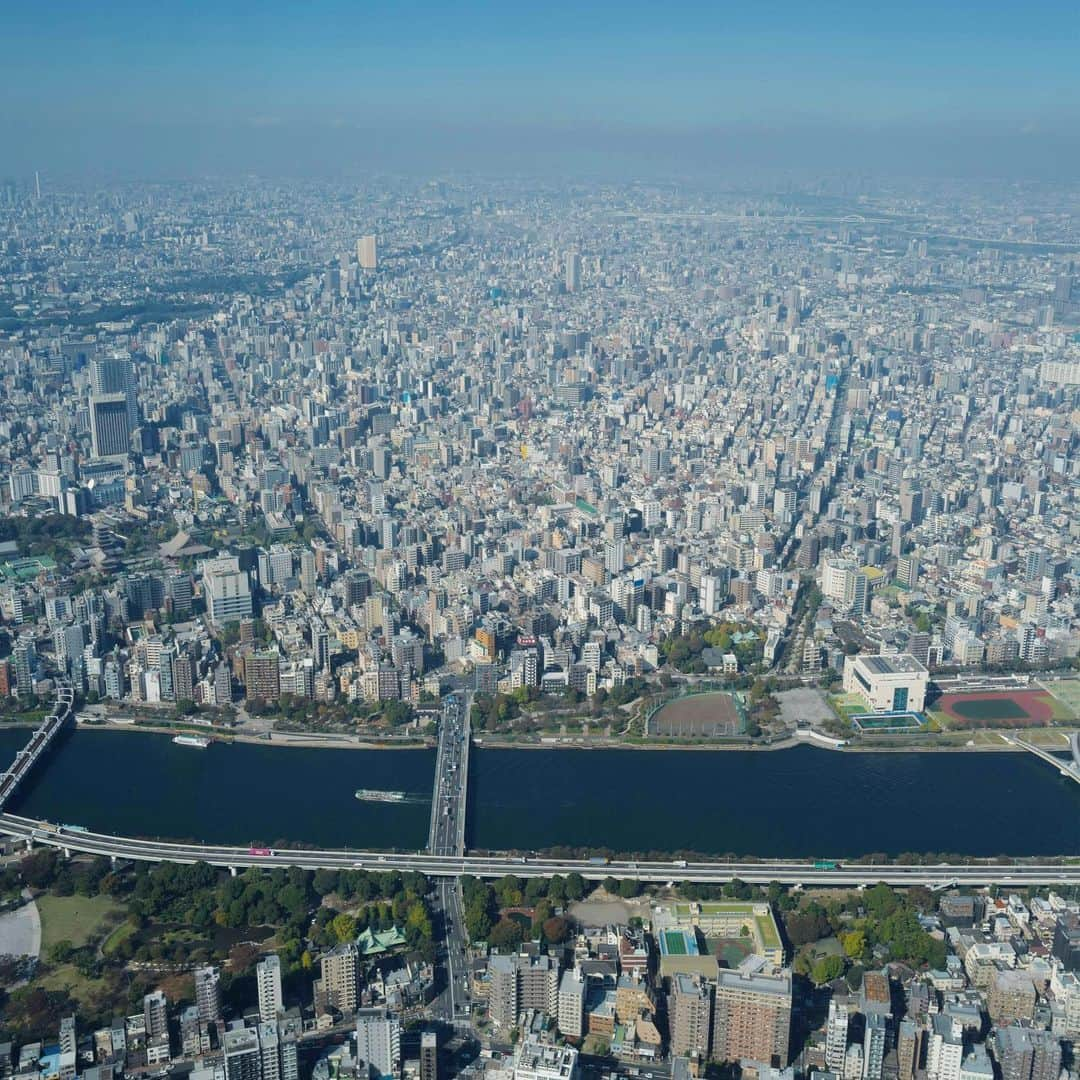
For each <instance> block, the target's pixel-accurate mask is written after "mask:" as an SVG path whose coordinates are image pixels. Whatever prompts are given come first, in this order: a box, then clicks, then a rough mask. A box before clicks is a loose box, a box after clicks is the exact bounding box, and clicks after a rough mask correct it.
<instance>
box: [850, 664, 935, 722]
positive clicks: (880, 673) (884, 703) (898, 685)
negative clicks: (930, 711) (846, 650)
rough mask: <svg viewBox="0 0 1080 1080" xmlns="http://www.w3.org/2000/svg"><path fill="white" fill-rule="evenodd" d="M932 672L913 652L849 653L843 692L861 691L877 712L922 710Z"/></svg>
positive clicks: (858, 692) (853, 692)
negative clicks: (878, 654)
mask: <svg viewBox="0 0 1080 1080" xmlns="http://www.w3.org/2000/svg"><path fill="white" fill-rule="evenodd" d="M929 681H930V673H929V672H928V671H927V670H926V668H925V667H924V666H923V665H922V664H921V663H919V661H918V660H916V659H915V657H914V656H912V655H911V654H910V653H897V654H896V655H894V656H877V655H874V656H849V657H848V658H847V659H846V660H845V661H844V692H845V693H848V694H861V695H862V696H863V697H864V698H866V702H867V704H868V705H869V707H870V708H871V709H872V710H873V711H874V712H922V710H923V707H924V706H925V704H926V684H927V683H928V682H929Z"/></svg>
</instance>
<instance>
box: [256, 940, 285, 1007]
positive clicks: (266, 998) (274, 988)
mask: <svg viewBox="0 0 1080 1080" xmlns="http://www.w3.org/2000/svg"><path fill="white" fill-rule="evenodd" d="M255 984H256V988H257V997H258V1001H259V1019H260V1020H262V1021H263V1022H264V1023H270V1022H272V1021H273V1022H276V1021H277V1018H278V1016H279V1015H280V1014H281V1013H282V1011H283V1009H284V1001H283V999H282V996H281V961H280V960H279V959H278V958H277V956H275V955H274V954H273V953H271V954H270V955H269V956H267V957H266V958H265V959H263V960H260V961H259V963H258V965H257V966H256V968H255Z"/></svg>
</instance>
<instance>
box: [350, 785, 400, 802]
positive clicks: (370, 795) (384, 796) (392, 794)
mask: <svg viewBox="0 0 1080 1080" xmlns="http://www.w3.org/2000/svg"><path fill="white" fill-rule="evenodd" d="M356 797H357V798H358V799H359V800H360V801H361V802H404V801H405V800H406V799H407V798H408V795H407V794H406V793H405V792H404V791H371V790H369V789H368V788H360V790H359V791H357V793H356Z"/></svg>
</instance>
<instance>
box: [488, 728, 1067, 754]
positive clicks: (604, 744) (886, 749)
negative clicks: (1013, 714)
mask: <svg viewBox="0 0 1080 1080" xmlns="http://www.w3.org/2000/svg"><path fill="white" fill-rule="evenodd" d="M1031 730H1032V729H1030V728H1028V729H1024V731H1023V732H1022V734H1023V735H1024V737H1030V734H1031ZM1035 730H1046V731H1055V732H1059V733H1060V734H1062V735H1063V736H1065V740H1067V738H1068V735H1069V734H1070V732H1069V731H1067V730H1064V729H1060V728H1045V729H1035ZM1015 734H1017V732H1015V731H1013V730H1011V729H1007V728H1001V729H994V730H986V731H977V732H975V731H971V732H966V731H965V732H956V733H955V735H954V739H955V740H956V741H952V742H937V741H935V742H927V741H917V740H912V741H911V742H905V743H901V742H889V743H875V742H869V741H846V742H845V745H843V746H827V745H825V744H824V743H821V742H817V741H816V740H815V741H813V742H809V743H808V741H807V740H804V739H800V738H796V737H794V736H792V737H790V738H785V739H775V740H773V741H772V742H769V743H753V742H716V743H670V742H645V741H641V740H638V741H634V742H631V741H620V740H617V739H603V740H600V739H598V740H589V741H585V740H583V739H581V740H578V739H573V738H572V737H560V736H553V737H552V738H551V739H550V741H548V742H544V741H538V740H532V741H529V742H518V741H516V740H514V739H509V738H506V737H500V736H497V735H495V736H491V735H483V736H481V737H480V738H474V740H473V741H474V742H475V744H476V745H477V746H482V747H485V748H487V749H491V750H677V751H682V752H685V751H698V750H700V751H705V752H707V753H715V752H720V751H726V752H729V753H730V752H736V753H768V752H770V751H773V750H790V749H792V748H793V747H796V746H804V745H812V746H814V747H815V748H816V749H818V750H828V751H831V752H833V753H841V754H842V753H852V754H892V753H897V754H923V753H957V752H965V753H970V752H983V751H989V752H991V753H1003V752H1004V753H1026V751H1025V750H1024V748H1023V747H1021V746H1016V745H1015V744H1014V743H1010V742H1007V741H1005V736H1006V735H1015ZM975 735H978V736H980V737H983V738H988V737H997V738H998V740H999V741H998V742H976V741H974V739H973V736H975ZM926 738H935V739H936V738H939V736H930V737H928V736H923V739H926ZM945 738H948V736H945ZM960 739H964V740H965V741H963V742H960V741H959V740H960ZM1038 745H1039V746H1040V747H1041V748H1042V749H1045V750H1050V751H1056V752H1058V753H1063V754H1064V753H1068V750H1069V747H1068V743H1067V741H1063V742H1062V744H1061V745H1060V746H1057V745H1050V746H1046V745H1044V744H1042V743H1039V744H1038Z"/></svg>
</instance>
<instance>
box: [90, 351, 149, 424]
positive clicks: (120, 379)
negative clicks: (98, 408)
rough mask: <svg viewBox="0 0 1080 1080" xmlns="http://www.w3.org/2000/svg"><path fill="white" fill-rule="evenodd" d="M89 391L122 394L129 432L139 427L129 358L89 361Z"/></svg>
mask: <svg viewBox="0 0 1080 1080" xmlns="http://www.w3.org/2000/svg"><path fill="white" fill-rule="evenodd" d="M90 390H91V392H92V393H94V394H123V395H124V398H125V400H126V401H127V405H128V423H129V425H130V427H131V430H132V431H134V430H135V428H137V427H138V426H139V399H138V395H137V393H136V383H135V365H134V364H133V363H132V362H131V357H130V356H123V355H115V354H114V355H113V356H97V357H95V358H94V359H93V360H91V361H90Z"/></svg>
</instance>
